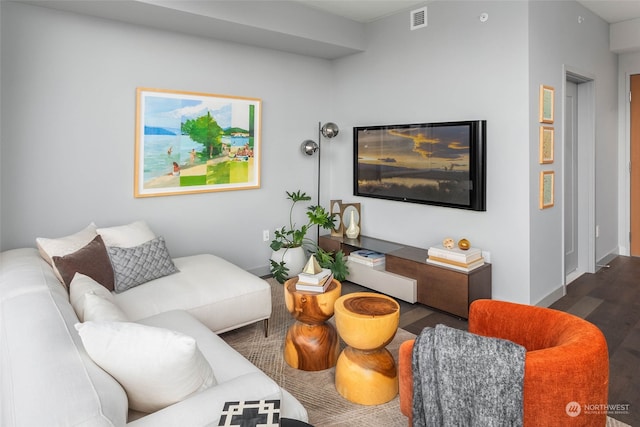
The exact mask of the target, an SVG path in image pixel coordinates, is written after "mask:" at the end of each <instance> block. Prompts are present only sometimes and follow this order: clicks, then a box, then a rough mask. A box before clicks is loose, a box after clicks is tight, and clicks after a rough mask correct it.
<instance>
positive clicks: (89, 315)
mask: <svg viewBox="0 0 640 427" xmlns="http://www.w3.org/2000/svg"><path fill="white" fill-rule="evenodd" d="M83 313H84V316H83V318H82V319H80V320H81V321H83V322H90V321H94V322H97V321H105V320H108V321H112V322H126V321H127V320H129V319H127V315H126V314H124V312H123V311H122V310H121V309H120V307H118V306H117V305H116V304H115V303H114V302H113V301H110V300H109V299H107V298H105V297H104V296H102V295H96V294H95V293H93V292H88V293H86V294H84V310H83Z"/></svg>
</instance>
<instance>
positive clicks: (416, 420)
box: [412, 325, 526, 427]
mask: <svg viewBox="0 0 640 427" xmlns="http://www.w3.org/2000/svg"><path fill="white" fill-rule="evenodd" d="M525 353H526V350H525V348H524V347H522V346H520V345H518V344H516V343H513V342H511V341H507V340H502V339H498V338H488V337H482V336H480V335H475V334H471V333H469V332H466V331H461V330H458V329H454V328H450V327H447V326H445V325H437V326H436V327H435V329H434V328H425V329H424V330H423V331H422V333H421V334H420V335H419V336H418V337H417V338H416V341H415V344H414V347H413V361H412V362H413V363H412V368H413V425H414V426H415V427H423V426H424V427H450V426H455V427H458V426H478V427H491V426H521V425H522V384H523V380H524V356H525Z"/></svg>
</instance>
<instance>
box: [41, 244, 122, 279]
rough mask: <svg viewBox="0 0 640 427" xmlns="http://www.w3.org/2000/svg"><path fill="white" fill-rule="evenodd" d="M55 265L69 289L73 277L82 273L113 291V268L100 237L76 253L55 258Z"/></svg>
mask: <svg viewBox="0 0 640 427" xmlns="http://www.w3.org/2000/svg"><path fill="white" fill-rule="evenodd" d="M53 263H54V264H55V266H56V268H57V269H58V271H59V272H60V275H61V276H62V280H64V284H65V286H66V287H67V289H69V285H70V284H71V280H73V276H74V275H75V274H76V273H82V274H84V275H86V276H89V277H91V278H92V279H93V280H95V281H96V282H98V283H100V284H101V285H102V286H104V287H105V288H107V289H109V290H110V291H112V290H113V267H111V261H109V255H108V254H107V248H106V247H105V245H104V242H103V241H102V237H100V235H98V236H96V237H95V239H93V240H92V241H91V242H89V244H87V245H86V246H85V247H83V248H81V249H78V250H77V251H76V252H74V253H71V254H68V255H65V256H63V257H59V256H54V257H53Z"/></svg>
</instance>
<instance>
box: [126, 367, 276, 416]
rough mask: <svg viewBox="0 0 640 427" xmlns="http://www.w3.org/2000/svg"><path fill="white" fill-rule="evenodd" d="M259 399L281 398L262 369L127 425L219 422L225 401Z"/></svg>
mask: <svg viewBox="0 0 640 427" xmlns="http://www.w3.org/2000/svg"><path fill="white" fill-rule="evenodd" d="M260 399H278V400H280V401H281V402H282V391H281V390H280V387H279V386H278V385H277V384H276V383H275V382H273V381H271V380H268V379H267V378H266V377H265V375H264V374H263V373H262V372H254V373H250V374H246V375H243V376H241V377H237V378H234V379H232V380H230V381H227V382H224V383H222V384H218V385H216V386H213V387H211V388H208V389H206V390H204V391H202V392H200V393H196V394H194V395H192V396H190V397H188V398H186V399H185V400H183V401H181V402H178V403H175V404H173V405H171V406H168V407H166V408H164V409H161V410H159V411H157V412H154V413H152V414H149V415H147V416H145V417H142V418H139V419H137V420H135V421H133V422H131V423H128V424H127V425H128V426H131V427H147V426H148V427H174V426H178V425H184V426H187V425H188V426H205V425H218V423H219V420H220V416H221V413H222V408H223V407H224V403H225V402H231V401H240V400H260Z"/></svg>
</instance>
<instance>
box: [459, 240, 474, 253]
mask: <svg viewBox="0 0 640 427" xmlns="http://www.w3.org/2000/svg"><path fill="white" fill-rule="evenodd" d="M458 247H459V248H460V249H462V250H463V251H466V250H467V249H469V248H470V247H471V243H469V241H468V240H467V239H460V240H459V241H458Z"/></svg>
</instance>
